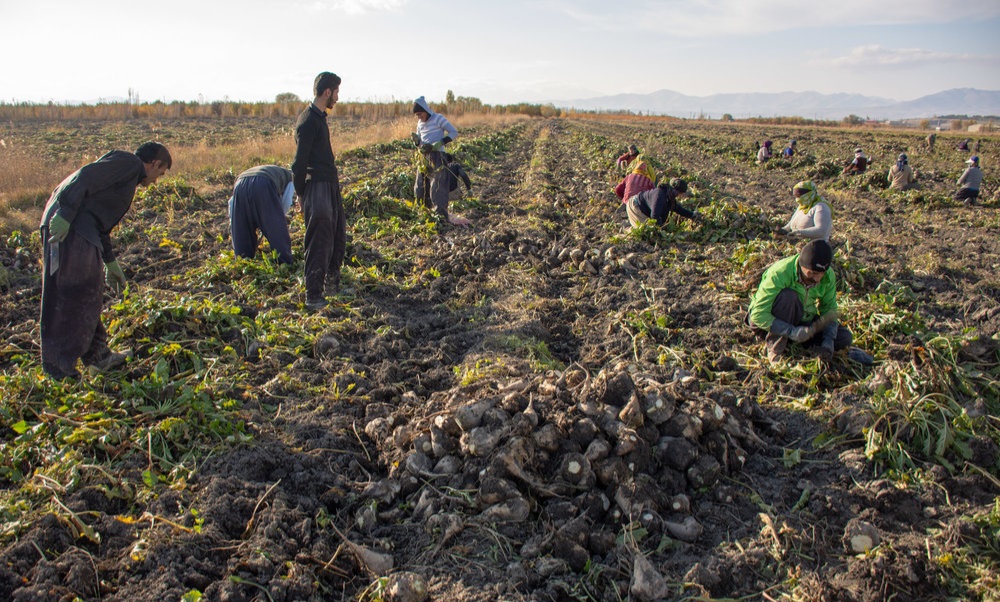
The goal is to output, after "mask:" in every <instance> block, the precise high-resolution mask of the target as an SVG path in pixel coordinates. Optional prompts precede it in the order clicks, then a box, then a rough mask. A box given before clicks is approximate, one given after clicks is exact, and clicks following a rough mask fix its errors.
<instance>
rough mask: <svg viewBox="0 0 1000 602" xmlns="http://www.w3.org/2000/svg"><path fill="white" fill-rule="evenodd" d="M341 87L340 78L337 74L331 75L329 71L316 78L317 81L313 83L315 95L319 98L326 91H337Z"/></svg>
mask: <svg viewBox="0 0 1000 602" xmlns="http://www.w3.org/2000/svg"><path fill="white" fill-rule="evenodd" d="M338 87H340V77H339V76H337V74H336V73H330V72H329V71H324V72H323V73H320V74H319V75H317V76H316V81H314V82H313V94H314V95H316V96H319V95H320V94H322V93H323V92H325V91H326V90H328V89H330V90H335V89H337V88H338Z"/></svg>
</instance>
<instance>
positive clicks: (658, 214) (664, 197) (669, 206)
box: [625, 178, 702, 228]
mask: <svg viewBox="0 0 1000 602" xmlns="http://www.w3.org/2000/svg"><path fill="white" fill-rule="evenodd" d="M687 190H688V185H687V182H685V181H684V180H682V179H680V178H673V179H672V180H670V182H669V183H661V184H660V185H659V186H656V187H655V188H652V189H650V190H647V191H645V192H640V193H639V194H637V195H634V196H632V197H630V198H629V199H628V201H626V203H625V210H626V211H627V212H628V222H629V224H631V225H632V227H633V228H636V227H638V226H639V225H641V224H644V223H646V221H647V220H649V219H655V220H656V223H657V225H659V226H663V224H665V223H666V221H667V218H668V217H670V213H671V212H673V213H676V214H677V215H679V216H681V217H684V218H687V219H692V220H695V221H699V222H700V221H702V217H701V214H700V213H698V212H697V211H691V210H690V209H688V208H686V207H684V206H683V205H681V204H680V203H678V202H677V199H678V198H680V197H681V196H683V195H685V194H687Z"/></svg>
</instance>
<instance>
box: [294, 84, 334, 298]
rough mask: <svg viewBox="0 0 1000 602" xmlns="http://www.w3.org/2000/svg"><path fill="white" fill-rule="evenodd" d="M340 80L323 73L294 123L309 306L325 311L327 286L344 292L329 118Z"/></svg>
mask: <svg viewBox="0 0 1000 602" xmlns="http://www.w3.org/2000/svg"><path fill="white" fill-rule="evenodd" d="M340 82H341V80H340V77H338V76H337V75H336V74H334V73H330V72H328V71H324V72H322V73H320V74H319V75H317V76H316V79H315V81H314V82H313V94H314V98H313V102H312V103H311V104H310V105H309V106H308V107H306V108H305V110H303V111H302V113H300V114H299V118H298V121H296V123H295V160H294V161H292V175H293V179H292V181H293V183H294V185H295V194H297V195H298V196H299V202H300V203H301V204H302V214H303V216H304V217H305V225H306V233H305V242H304V245H305V264H306V265H305V285H306V307H307V308H308V309H310V310H312V311H317V310H320V309H323V308H324V307H326V306H327V304H328V302H327V300H326V291H327V286H328V285H329V286H330V287H331V288H332V289H333V291H339V290H340V267H341V265H342V264H343V263H344V254H345V253H346V251H347V217H346V216H345V214H344V200H343V198H342V197H341V196H340V176H339V175H338V173H337V165H336V164H335V163H334V158H333V146H332V144H331V143H330V126H329V125H328V124H327V122H326V118H327V115H328V114H329V112H330V111H332V110H333V106H334V105H335V104H337V100H339V98H340Z"/></svg>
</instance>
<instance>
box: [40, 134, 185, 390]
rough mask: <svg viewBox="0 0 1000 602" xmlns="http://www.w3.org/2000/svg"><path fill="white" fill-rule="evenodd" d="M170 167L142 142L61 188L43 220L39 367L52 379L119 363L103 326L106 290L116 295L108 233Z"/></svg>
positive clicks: (119, 275) (159, 150) (162, 151)
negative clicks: (82, 367) (142, 188)
mask: <svg viewBox="0 0 1000 602" xmlns="http://www.w3.org/2000/svg"><path fill="white" fill-rule="evenodd" d="M172 163H173V161H172V159H171V158H170V153H169V152H167V149H166V148H165V147H164V146H163V145H162V144H159V143H157V142H147V143H145V144H143V145H142V146H140V147H139V148H138V150H136V151H135V153H134V154H133V153H129V152H125V151H118V150H116V151H111V152H109V153H108V154H106V155H104V156H103V157H101V158H100V159H98V160H97V161H94V162H93V163H90V164H88V165H84V166H83V167H81V168H80V169H78V170H76V171H75V172H73V173H72V174H70V175H69V176H68V177H67V178H66V179H65V180H63V181H62V183H61V184H59V186H57V187H56V189H55V191H53V192H52V196H51V197H49V202H48V204H47V205H46V206H45V212H44V214H43V216H42V223H41V226H40V228H41V235H42V244H43V249H42V252H43V253H42V254H43V257H42V268H43V271H42V311H41V318H40V320H39V322H40V325H41V330H42V368H43V369H44V370H45V372H46V373H47V374H48V375H49V376H52V377H53V378H66V377H70V378H78V377H79V375H80V373H79V372H78V371H77V369H76V362H77V360H80V359H82V360H83V363H84V364H86V365H88V366H92V367H94V368H96V369H98V370H108V369H111V368H114V367H115V366H117V365H119V364H121V363H122V362H123V361H125V355H124V354H122V353H112V351H111V349H110V348H108V333H107V331H106V330H105V329H104V325H103V324H101V309H102V308H103V305H104V287H105V283H106V284H107V286H109V287H111V288H114V289H120V288H121V287H122V286H124V285H125V273H124V272H123V271H122V269H121V267H120V266H119V265H118V260H117V259H115V251H114V248H113V247H112V245H111V230H112V229H113V228H114V227H115V226H117V225H118V222H120V221H121V220H122V218H123V217H124V216H125V213H126V212H128V210H129V207H131V206H132V197H133V196H135V189H136V187H138V186H149V185H150V184H153V183H154V182H156V180H157V178H159V177H160V176H162V175H163V174H164V173H166V172H167V170H168V169H170V166H171V164H172Z"/></svg>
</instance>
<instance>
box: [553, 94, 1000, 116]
mask: <svg viewBox="0 0 1000 602" xmlns="http://www.w3.org/2000/svg"><path fill="white" fill-rule="evenodd" d="M552 104H554V105H556V106H558V107H563V108H575V109H582V110H588V111H595V110H596V111H622V110H628V111H633V112H636V113H643V114H652V115H672V116H675V117H698V116H704V117H708V118H712V119H718V118H720V117H722V116H723V115H724V114H726V113H728V114H730V115H732V116H733V117H735V118H737V119H741V118H747V117H775V116H786V117H792V116H797V117H804V118H806V119H842V118H844V117H847V116H848V115H857V116H859V117H863V118H866V119H876V120H885V119H920V118H932V117H937V116H941V115H967V116H973V115H979V116H987V115H994V116H997V115H1000V90H977V89H975V88H955V89H952V90H945V91H944V92H938V93H937V94H931V95H929V96H922V97H920V98H917V99H916V100H907V101H898V100H893V99H891V98H879V97H877V96H864V95H861V94H820V93H819V92H777V93H747V94H713V95H711V96H688V95H686V94H681V93H679V92H673V91H671V90H659V91H657V92H651V93H649V94H616V95H614V96H600V97H597V98H586V99H578V100H566V101H554V102H553V103H552Z"/></svg>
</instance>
